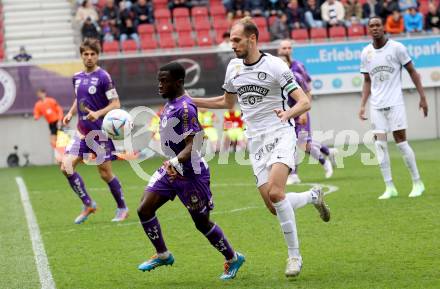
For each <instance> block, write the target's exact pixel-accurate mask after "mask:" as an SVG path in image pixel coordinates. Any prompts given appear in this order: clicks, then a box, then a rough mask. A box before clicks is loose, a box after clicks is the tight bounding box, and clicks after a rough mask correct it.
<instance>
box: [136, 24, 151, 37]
mask: <svg viewBox="0 0 440 289" xmlns="http://www.w3.org/2000/svg"><path fill="white" fill-rule="evenodd" d="M138 33H139V35H142V34H153V33H154V25H153V24H141V25H139V26H138Z"/></svg>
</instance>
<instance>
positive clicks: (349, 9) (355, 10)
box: [344, 0, 362, 27]
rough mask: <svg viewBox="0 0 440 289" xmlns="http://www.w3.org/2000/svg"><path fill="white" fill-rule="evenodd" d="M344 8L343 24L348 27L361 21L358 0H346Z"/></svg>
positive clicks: (360, 8) (360, 9)
mask: <svg viewBox="0 0 440 289" xmlns="http://www.w3.org/2000/svg"><path fill="white" fill-rule="evenodd" d="M344 9H345V26H347V27H350V26H351V25H356V24H360V23H361V19H362V6H361V4H360V3H359V1H358V0H348V1H347V2H346V3H345V4H344Z"/></svg>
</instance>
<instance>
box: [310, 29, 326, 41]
mask: <svg viewBox="0 0 440 289" xmlns="http://www.w3.org/2000/svg"><path fill="white" fill-rule="evenodd" d="M310 39H311V40H324V39H327V29H326V28H312V29H310Z"/></svg>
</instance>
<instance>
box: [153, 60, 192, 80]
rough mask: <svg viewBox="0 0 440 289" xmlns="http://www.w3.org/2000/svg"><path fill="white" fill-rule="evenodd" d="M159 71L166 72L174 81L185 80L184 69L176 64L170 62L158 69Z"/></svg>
mask: <svg viewBox="0 0 440 289" xmlns="http://www.w3.org/2000/svg"><path fill="white" fill-rule="evenodd" d="M159 71H168V72H169V73H170V75H171V77H172V78H173V79H174V80H180V79H182V80H185V74H186V73H185V68H183V66H182V64H180V63H178V62H170V63H167V64H165V65H163V66H161V67H160V68H159Z"/></svg>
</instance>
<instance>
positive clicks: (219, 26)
mask: <svg viewBox="0 0 440 289" xmlns="http://www.w3.org/2000/svg"><path fill="white" fill-rule="evenodd" d="M213 20H214V21H213V23H212V27H213V28H214V30H215V31H217V32H218V31H220V32H221V33H223V32H225V31H229V22H228V20H226V19H219V18H214V19H213Z"/></svg>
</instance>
